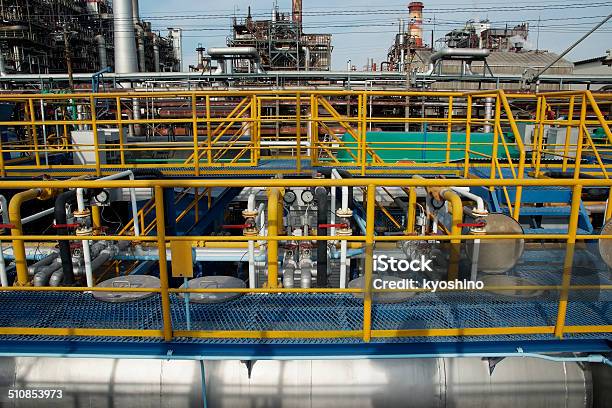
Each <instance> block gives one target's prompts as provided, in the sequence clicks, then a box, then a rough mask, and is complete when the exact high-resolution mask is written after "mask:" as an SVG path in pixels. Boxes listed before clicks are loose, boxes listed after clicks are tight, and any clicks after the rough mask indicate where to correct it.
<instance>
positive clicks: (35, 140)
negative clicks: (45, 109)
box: [28, 98, 46, 167]
mask: <svg viewBox="0 0 612 408" xmlns="http://www.w3.org/2000/svg"><path fill="white" fill-rule="evenodd" d="M28 107H29V111H30V114H29V116H30V118H29V119H30V125H31V126H32V142H33V143H34V156H35V157H34V158H35V160H36V166H37V167H38V166H40V155H39V154H38V130H37V129H36V112H35V111H34V99H33V98H28ZM45 148H46V146H45Z"/></svg>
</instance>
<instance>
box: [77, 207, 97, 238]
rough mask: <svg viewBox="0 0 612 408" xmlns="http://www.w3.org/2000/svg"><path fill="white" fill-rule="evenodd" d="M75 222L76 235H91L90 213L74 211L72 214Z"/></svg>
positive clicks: (85, 210) (87, 211)
mask: <svg viewBox="0 0 612 408" xmlns="http://www.w3.org/2000/svg"><path fill="white" fill-rule="evenodd" d="M73 215H74V220H75V221H76V224H77V227H76V235H91V234H92V233H93V227H92V221H91V211H89V209H87V208H86V209H84V210H83V211H75V212H74V213H73Z"/></svg>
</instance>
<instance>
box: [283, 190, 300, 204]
mask: <svg viewBox="0 0 612 408" xmlns="http://www.w3.org/2000/svg"><path fill="white" fill-rule="evenodd" d="M296 199H297V196H296V195H295V193H294V192H293V191H291V190H289V191H287V192H285V195H284V196H283V201H285V204H289V205H291V204H293V203H294V202H295V200H296Z"/></svg>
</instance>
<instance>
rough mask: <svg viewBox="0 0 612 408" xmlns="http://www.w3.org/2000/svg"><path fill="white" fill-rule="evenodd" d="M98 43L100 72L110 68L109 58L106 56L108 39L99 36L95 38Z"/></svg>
mask: <svg viewBox="0 0 612 408" xmlns="http://www.w3.org/2000/svg"><path fill="white" fill-rule="evenodd" d="M94 38H95V40H96V43H97V44H98V60H99V64H98V66H99V68H100V70H103V69H106V67H108V56H107V54H106V39H105V38H104V36H103V35H102V34H98V35H96V36H95V37H94Z"/></svg>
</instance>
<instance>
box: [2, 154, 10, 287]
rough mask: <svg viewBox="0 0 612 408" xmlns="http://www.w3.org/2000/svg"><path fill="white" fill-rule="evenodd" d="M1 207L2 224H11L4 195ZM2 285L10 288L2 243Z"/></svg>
mask: <svg viewBox="0 0 612 408" xmlns="http://www.w3.org/2000/svg"><path fill="white" fill-rule="evenodd" d="M0 154H1V153H0ZM0 205H1V206H2V222H3V223H4V224H10V220H9V211H8V205H7V203H6V197H4V196H3V195H0ZM0 284H1V285H2V286H4V287H6V286H8V276H7V275H6V265H5V263H4V252H3V251H2V241H0Z"/></svg>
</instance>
